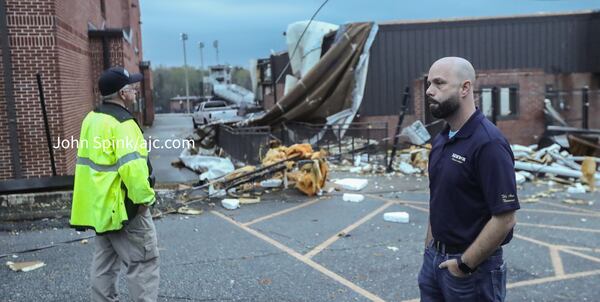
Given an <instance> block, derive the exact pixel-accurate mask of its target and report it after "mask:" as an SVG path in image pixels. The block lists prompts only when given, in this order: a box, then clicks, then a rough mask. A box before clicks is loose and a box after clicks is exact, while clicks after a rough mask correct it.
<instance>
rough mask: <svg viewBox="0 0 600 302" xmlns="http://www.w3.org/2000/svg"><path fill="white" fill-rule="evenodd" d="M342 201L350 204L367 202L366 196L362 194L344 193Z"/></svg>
mask: <svg viewBox="0 0 600 302" xmlns="http://www.w3.org/2000/svg"><path fill="white" fill-rule="evenodd" d="M342 199H343V200H344V201H349V202H361V201H363V200H365V196H364V195H361V194H352V193H344V195H343V196H342Z"/></svg>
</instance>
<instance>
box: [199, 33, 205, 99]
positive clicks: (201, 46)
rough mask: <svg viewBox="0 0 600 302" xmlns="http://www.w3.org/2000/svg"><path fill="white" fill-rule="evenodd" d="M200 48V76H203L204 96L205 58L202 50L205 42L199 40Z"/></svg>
mask: <svg viewBox="0 0 600 302" xmlns="http://www.w3.org/2000/svg"><path fill="white" fill-rule="evenodd" d="M198 48H200V76H201V78H202V95H203V96H204V95H205V93H204V91H205V89H204V58H203V56H202V50H203V49H204V43H202V42H198Z"/></svg>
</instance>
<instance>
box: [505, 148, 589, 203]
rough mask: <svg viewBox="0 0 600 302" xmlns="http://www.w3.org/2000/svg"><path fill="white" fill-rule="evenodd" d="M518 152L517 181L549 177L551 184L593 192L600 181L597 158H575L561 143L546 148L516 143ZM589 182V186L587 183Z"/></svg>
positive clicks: (573, 189) (572, 190) (572, 189)
mask: <svg viewBox="0 0 600 302" xmlns="http://www.w3.org/2000/svg"><path fill="white" fill-rule="evenodd" d="M511 148H512V150H513V154H514V155H515V159H516V160H515V170H517V172H516V174H515V179H516V181H517V184H522V183H524V182H525V181H534V180H536V177H541V178H544V179H546V181H547V184H548V185H550V186H552V185H557V184H561V185H566V186H569V188H568V189H567V191H568V192H569V193H585V192H586V191H593V190H594V188H595V186H596V183H597V182H598V181H600V173H598V172H597V162H598V161H597V158H594V157H589V156H588V157H574V156H572V155H571V154H570V153H569V151H568V150H567V149H565V148H564V147H562V146H560V145H559V144H552V145H550V146H547V147H545V148H540V149H538V150H535V149H536V148H532V147H525V146H519V145H512V146H511ZM584 184H585V185H584Z"/></svg>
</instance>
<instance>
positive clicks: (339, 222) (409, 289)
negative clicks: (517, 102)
mask: <svg viewBox="0 0 600 302" xmlns="http://www.w3.org/2000/svg"><path fill="white" fill-rule="evenodd" d="M369 180H370V184H369V187H367V188H366V189H364V190H363V191H364V192H362V193H363V194H365V197H366V198H365V200H364V201H362V202H360V203H350V202H345V201H343V200H342V196H341V192H335V193H333V194H330V195H325V196H321V197H316V198H308V197H305V196H302V195H299V194H297V193H296V192H295V191H294V190H287V191H284V192H280V193H278V194H271V195H269V196H265V197H263V200H262V202H261V203H258V204H254V205H246V206H243V207H242V208H240V209H238V210H234V211H228V210H225V209H223V208H221V207H220V206H219V205H216V206H210V205H207V204H204V205H202V208H203V209H204V213H203V214H201V215H197V216H191V215H190V216H185V215H167V216H166V217H164V218H162V219H158V220H156V226H157V229H158V234H159V247H160V251H161V284H160V300H161V301H418V297H419V291H418V287H417V282H416V278H417V273H418V271H419V268H420V265H421V261H422V253H423V239H424V236H425V231H426V225H427V215H428V213H427V211H428V209H427V208H428V204H427V201H428V190H427V182H426V178H417V177H414V176H411V177H405V176H394V177H386V176H376V177H369ZM548 189H549V187H547V186H544V185H540V186H539V187H538V186H535V185H533V184H526V185H525V186H524V187H523V188H522V189H521V190H520V193H519V196H520V198H521V199H525V198H526V197H527V196H531V195H532V194H535V193H538V192H548ZM392 191H395V192H392ZM554 191H558V190H554ZM599 195H600V194H598V193H597V192H596V193H588V194H582V195H578V196H568V195H567V194H566V193H563V192H550V193H549V194H548V196H546V197H543V198H540V200H539V201H537V202H534V203H523V204H522V209H521V210H520V211H518V226H517V228H516V230H515V237H514V239H513V241H512V242H511V243H510V244H509V245H508V246H506V247H505V258H506V261H507V262H508V267H509V274H508V294H507V301H597V300H598V297H597V296H598V293H599V292H600V286H599V284H600V236H599V235H600V203H599V202H598V200H599V198H598V197H599ZM565 198H573V199H584V200H589V201H592V202H593V205H568V204H565V203H563V202H562V200H563V199H565ZM391 211H406V212H408V213H409V214H410V223H408V224H398V223H391V222H386V221H384V220H383V219H382V215H383V213H385V212H391ZM62 222H64V220H62ZM46 223H47V222H46ZM54 224H55V225H54V226H52V225H50V226H49V227H42V228H41V229H40V228H39V227H38V228H28V229H29V230H22V231H12V232H2V233H0V254H5V253H12V252H15V251H20V250H25V249H30V248H34V247H40V246H45V245H49V244H51V243H53V244H57V243H59V242H64V241H67V240H73V239H77V238H82V237H87V236H90V235H93V234H92V233H81V234H77V233H76V232H75V231H74V230H71V229H68V228H66V227H64V226H63V227H61V226H60V225H61V220H57V221H55V222H54ZM63 225H64V223H63ZM33 229H35V230H33ZM92 251H93V238H92V239H90V240H89V243H88V244H82V243H80V242H78V241H76V242H74V243H69V244H59V245H56V246H54V247H52V248H48V249H43V250H39V251H35V252H29V253H24V254H19V255H17V256H18V257H17V258H13V256H8V257H5V258H3V259H2V262H6V261H29V260H41V261H43V262H45V264H46V266H44V267H42V268H40V269H37V270H34V271H31V272H27V273H22V272H19V273H17V272H12V271H10V270H9V269H8V267H7V266H5V265H3V266H2V267H1V268H0V276H1V280H2V282H0V300H2V301H34V300H43V301H86V300H89V299H88V297H89V289H88V284H89V276H88V270H89V265H90V262H91V256H92ZM11 255H12V254H11ZM119 290H120V293H121V295H122V297H124V300H127V288H126V286H125V282H124V280H121V282H120V286H119Z"/></svg>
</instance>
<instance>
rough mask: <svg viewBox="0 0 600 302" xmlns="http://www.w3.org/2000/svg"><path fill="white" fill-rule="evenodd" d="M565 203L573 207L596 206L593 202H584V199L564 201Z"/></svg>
mask: <svg viewBox="0 0 600 302" xmlns="http://www.w3.org/2000/svg"><path fill="white" fill-rule="evenodd" d="M562 202H563V203H566V204H572V205H585V206H591V205H593V204H594V202H593V201H587V200H582V199H570V198H567V199H563V201H562Z"/></svg>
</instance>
